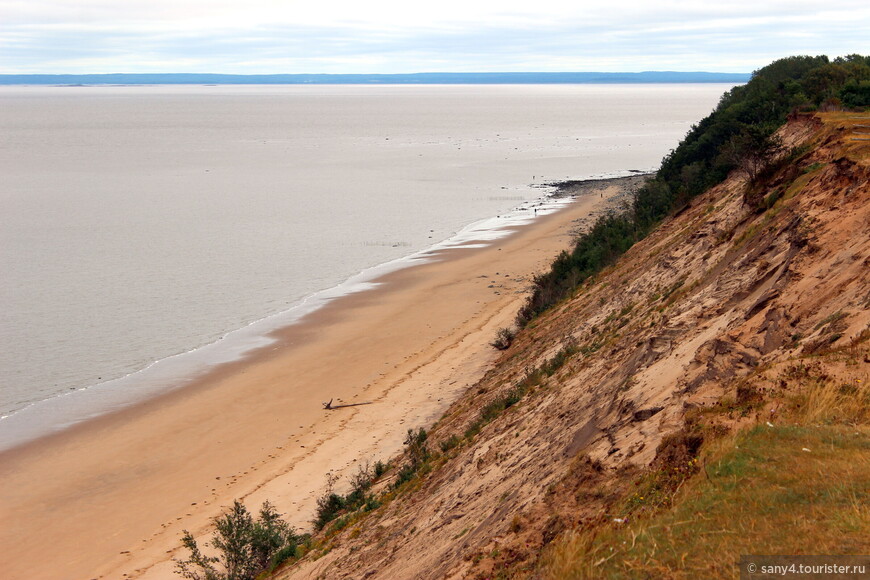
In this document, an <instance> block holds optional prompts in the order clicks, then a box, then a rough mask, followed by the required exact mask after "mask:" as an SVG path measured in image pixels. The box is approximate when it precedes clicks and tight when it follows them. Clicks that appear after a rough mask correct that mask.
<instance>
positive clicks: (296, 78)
mask: <svg viewBox="0 0 870 580" xmlns="http://www.w3.org/2000/svg"><path fill="white" fill-rule="evenodd" d="M748 80H749V74H748V73H716V72H674V71H649V72H638V73H607V72H553V73H550V72H504V73H409V74H275V75H227V74H199V73H172V74H169V73H167V74H121V73H119V74H84V75H42V74H37V75H0V85H305V84H307V85H348V84H362V85H372V84H383V85H402V84H409V85H410V84H413V85H433V84H447V85H457V84H458V85H473V84H574V83H580V84H619V83H735V84H736V83H745V82H746V81H748Z"/></svg>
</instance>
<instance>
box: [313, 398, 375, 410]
mask: <svg viewBox="0 0 870 580" xmlns="http://www.w3.org/2000/svg"><path fill="white" fill-rule="evenodd" d="M334 400H335V399H329V402H328V403H322V404H323V408H324V409H326V410H327V411H333V410H335V409H342V408H344V407H359V406H360V405H371V404H372V401H366V402H364V403H342V404H340V405H333V404H332V401H334Z"/></svg>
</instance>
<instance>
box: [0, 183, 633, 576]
mask: <svg viewBox="0 0 870 580" xmlns="http://www.w3.org/2000/svg"><path fill="white" fill-rule="evenodd" d="M602 187H604V186H602ZM604 191H605V196H604V198H602V197H601V196H599V194H598V192H597V191H596V192H595V193H594V194H592V195H586V196H583V197H581V198H579V199H578V200H577V201H575V202H574V203H572V204H570V205H568V206H567V207H566V209H564V210H562V211H560V212H558V213H556V214H553V215H550V216H546V217H542V218H539V219H538V220H536V221H535V222H534V223H533V224H532V225H530V226H526V227H523V228H521V229H520V230H519V231H518V232H516V233H514V234H513V235H511V236H510V237H508V238H505V239H503V240H501V241H498V242H496V243H495V244H493V245H491V246H489V247H486V248H482V249H456V250H450V251H448V252H444V253H443V254H442V255H441V256H440V257H439V259H438V260H436V261H434V262H431V263H428V264H423V265H419V266H415V267H411V268H407V269H405V270H401V271H399V272H396V273H393V274H391V275H389V276H387V277H385V278H384V279H383V280H381V282H383V284H382V285H381V286H380V287H379V288H377V289H375V290H370V291H367V292H363V293H359V294H356V295H352V296H349V297H345V298H342V299H339V300H337V301H335V302H333V303H332V304H330V305H329V306H327V307H326V308H324V309H322V310H320V311H318V312H316V313H314V314H313V315H310V316H309V317H307V318H306V319H304V320H303V322H302V323H300V324H297V325H295V326H292V327H290V328H287V329H285V330H284V331H283V332H282V333H281V336H280V341H279V343H278V344H277V345H275V346H272V347H269V348H268V349H264V350H263V351H261V352H258V353H257V354H256V355H255V356H252V357H250V358H248V359H247V360H245V361H243V362H239V363H235V364H231V365H225V366H223V367H221V368H219V369H217V370H216V371H215V372H213V373H212V374H210V375H209V376H207V377H205V378H204V379H202V380H200V381H199V382H198V383H197V384H195V385H193V386H190V387H186V388H184V389H180V390H178V391H176V392H173V393H171V394H168V395H166V396H163V397H160V398H157V399H154V400H152V401H149V402H147V403H144V404H141V405H138V406H136V407H134V408H131V409H127V410H125V411H122V412H118V413H116V414H113V415H110V416H105V417H102V418H99V419H97V420H93V421H90V422H88V423H86V424H82V425H79V426H76V427H74V428H72V429H70V430H67V431H65V432H63V433H60V434H57V435H54V436H51V437H48V438H45V439H43V440H40V441H37V442H34V443H31V444H29V445H26V446H23V447H21V448H18V449H15V450H13V451H10V452H7V453H5V454H3V455H0V490H2V493H0V521H2V522H3V523H2V528H0V571H2V572H0V575H2V577H3V578H5V579H7V580H15V579H28V580H36V579H43V578H44V579H51V580H56V579H66V578H70V579H80V578H85V579H86V578H123V577H138V578H177V576H176V575H175V573H174V570H173V568H174V566H173V563H172V561H171V558H173V557H183V556H185V554H184V552H183V551H182V550H181V549H180V538H181V534H182V530H183V529H188V530H191V531H192V532H194V534H195V535H200V536H202V535H205V534H207V533H208V531H209V530H208V526H209V523H210V520H211V519H212V518H213V517H214V516H216V515H217V514H219V513H220V511H221V510H222V509H223V508H225V507H226V506H227V505H230V504H231V503H232V501H233V499H236V498H239V499H244V501H245V503H246V504H247V505H248V507H249V508H251V509H252V510H256V509H257V508H258V507H259V505H260V504H261V503H262V502H263V501H264V500H266V499H268V500H270V501H271V502H272V503H273V504H275V505H276V507H277V508H278V510H279V511H281V512H282V513H286V514H287V517H288V519H289V520H290V521H291V522H292V523H293V524H294V525H296V526H297V527H299V528H306V527H308V522H309V521H310V519H311V517H312V516H313V513H314V505H315V501H316V498H317V496H318V495H319V494H320V493H322V492H323V489H324V485H325V480H326V474H327V473H328V472H330V471H332V472H333V473H335V474H338V475H341V476H343V479H342V482H344V481H346V476H348V475H350V474H352V473H354V472H355V471H356V469H357V468H356V466H357V465H359V464H360V462H363V463H364V462H366V461H372V462H373V461H375V460H378V459H384V460H386V459H388V458H389V457H390V456H391V455H393V454H394V453H395V452H397V451H398V450H399V449H400V448H401V446H402V440H403V438H404V434H405V432H406V431H407V429H408V428H411V427H418V426H423V425H426V424H428V423H431V422H432V421H433V420H435V419H436V418H437V417H438V416H439V415H440V414H441V413H442V412H443V410H444V409H445V408H446V407H447V406H448V405H449V403H450V402H451V401H453V400H454V399H455V398H456V397H457V396H458V395H459V394H460V393H461V392H462V391H463V390H464V389H466V388H467V387H468V386H469V385H471V384H473V383H474V382H475V381H476V380H477V379H478V378H479V377H480V376H481V375H482V373H483V372H484V370H485V369H486V367H487V365H488V364H489V363H490V361H491V360H492V359H493V358H494V356H495V351H494V350H493V349H492V347H490V346H488V342H489V341H490V340H491V339H492V338H493V336H494V335H495V332H496V330H497V329H498V328H499V327H502V326H509V325H510V324H511V322H512V320H513V317H514V314H515V313H516V311H517V309H518V307H519V305H520V303H521V301H522V299H523V297H524V293H525V290H526V289H527V288H528V284H529V279H530V277H531V276H532V275H533V274H534V273H536V272H539V271H541V270H543V269H544V268H545V267H546V266H547V265H548V264H549V262H550V261H552V259H553V257H554V256H555V255H556V254H557V253H558V252H559V251H561V250H562V249H564V248H566V247H567V245H568V243H569V240H570V235H571V234H570V232H571V231H572V228H573V224H574V222H575V220H577V219H579V218H583V217H586V216H588V215H589V213H590V212H592V211H594V210H596V209H598V208H600V207H601V205H602V204H603V203H605V202H606V201H607V199H606V197H607V196H608V195H611V194H614V193H617V192H618V190H617V188H616V186H615V185H613V184H610V185H609V186H608V188H607V189H606V190H604ZM330 399H334V403H333V404H340V403H356V402H371V403H372V404H369V405H361V406H354V407H346V408H341V409H335V410H331V411H327V410H324V409H323V407H322V405H321V403H322V402H324V401H328V400H330ZM340 486H341V484H339V487H340Z"/></svg>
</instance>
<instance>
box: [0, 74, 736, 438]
mask: <svg viewBox="0 0 870 580" xmlns="http://www.w3.org/2000/svg"><path fill="white" fill-rule="evenodd" d="M728 88H730V87H728V86H723V85H625V86H614V85H576V86H564V85H560V86H400V87H392V86H383V87H380V86H376V87H372V86H364V87H361V86H309V87H306V86H283V87H282V86H278V87H275V86H270V87H232V86H220V87H2V88H0V177H2V179H0V415H2V416H5V418H4V419H2V420H0V448H2V447H3V446H8V445H10V444H12V443H14V442H16V441H19V440H21V439H26V438H27V437H32V436H34V435H37V434H39V433H42V432H45V430H46V429H48V428H53V427H58V426H61V425H63V424H66V423H71V422H75V421H78V420H81V419H82V418H83V417H85V416H87V415H89V414H94V413H98V412H102V411H104V410H105V409H106V408H110V407H112V406H116V405H118V404H121V403H123V402H126V401H129V400H131V399H134V398H136V397H141V396H144V395H147V394H150V393H152V392H154V391H155V390H159V389H162V388H166V387H168V386H172V385H177V384H179V383H180V382H181V381H180V377H183V376H190V375H191V374H192V373H193V372H194V371H196V370H202V368H204V366H205V365H207V364H210V363H214V362H215V361H219V360H228V359H231V358H234V357H237V356H239V354H240V353H241V352H242V351H244V349H245V348H250V347H251V346H255V345H260V344H264V342H265V341H264V339H263V334H264V333H265V332H267V331H268V330H269V329H270V328H274V327H275V326H277V325H280V324H286V323H287V322H290V321H292V318H293V316H297V315H298V314H299V313H300V312H301V310H300V309H296V310H291V311H290V312H289V313H288V312H287V311H288V309H291V308H293V307H294V306H297V305H299V304H300V302H301V301H302V300H303V299H305V298H306V297H311V296H312V294H314V293H316V292H318V291H322V290H324V289H329V288H334V287H335V286H336V285H338V284H340V283H342V282H343V281H346V280H348V279H349V278H351V277H353V276H354V275H355V274H357V273H359V272H361V271H363V270H366V269H367V268H371V267H373V266H376V265H378V264H384V263H386V262H389V261H391V260H396V259H400V258H402V257H405V256H409V255H412V254H414V253H415V252H419V251H421V250H424V249H426V248H428V247H431V246H432V245H433V244H435V243H437V242H441V241H443V240H446V239H449V238H452V237H454V236H456V235H457V233H459V232H460V231H461V230H462V229H463V228H464V227H466V226H468V225H469V224H472V223H475V222H478V221H480V220H483V219H485V218H492V217H493V216H497V215H505V214H506V212H508V211H509V210H511V209H515V208H517V207H518V206H520V205H521V204H523V202H524V201H526V202H528V201H530V200H535V199H537V198H539V197H540V196H541V195H542V194H543V193H544V191H543V190H542V189H541V188H539V187H537V188H536V187H532V186H533V185H535V184H541V183H544V182H548V181H554V180H560V179H565V178H572V179H578V178H586V177H594V176H612V175H623V174H625V173H626V172H627V171H628V170H650V169H653V168H655V167H657V166H658V163H659V162H660V160H661V158H662V156H663V155H664V154H666V153H667V152H668V151H669V150H670V149H671V148H673V147H674V146H675V145H676V144H677V142H678V141H679V139H680V138H681V137H682V136H683V135H684V134H685V133H686V131H687V130H688V128H689V126H690V125H691V124H692V123H694V122H696V121H698V120H699V119H701V118H702V117H703V116H705V115H706V114H708V113H709V112H710V111H711V110H712V108H713V107H714V106H715V105H716V102H717V101H718V99H719V97H720V96H721V94H722V93H723V92H724V91H725V90H727V89H728ZM526 213H528V212H526ZM518 215H523V214H522V212H520V213H519V214H518ZM502 219H503V218H502ZM491 223H492V221H490V222H489V223H488V224H485V227H488V226H489V225H491ZM364 281H365V278H364V277H362V278H357V279H355V282H359V283H357V284H355V285H354V284H346V285H344V286H342V287H340V288H337V289H335V290H333V291H332V292H331V293H327V294H326V295H321V296H319V297H317V296H316V297H314V298H310V299H309V300H308V302H307V303H306V308H309V309H310V308H314V307H316V306H317V305H318V304H320V303H321V302H322V300H323V299H326V298H328V297H329V296H330V295H338V294H341V293H344V292H348V291H353V290H355V289H361V288H364V287H365V286H364V284H361V283H362V282H364ZM282 312H283V313H284V314H280V313H282ZM275 315H279V316H278V317H276V318H271V319H268V320H265V321H262V322H260V323H259V324H257V325H254V326H252V327H247V325H249V324H250V323H252V322H254V321H258V320H262V319H264V318H268V317H273V316H275ZM244 327H247V328H246V329H245V330H244V331H241V332H235V333H232V334H230V335H229V336H228V333H231V332H232V331H234V330H237V329H240V328H244ZM222 337H224V338H223V339H222ZM220 339H222V340H220ZM215 341H217V346H213V347H211V348H210V349H205V350H200V351H196V352H195V353H193V354H190V355H186V356H176V355H179V354H180V353H187V352H189V351H192V350H195V349H197V348H199V347H202V346H203V345H207V344H210V343H215ZM155 361H164V362H161V363H159V364H157V365H154V364H153V363H155ZM146 367H149V368H148V370H147V371H146V372H144V373H138V372H137V371H141V370H142V369H145V368H146ZM131 374H133V377H128V378H127V379H122V380H116V379H119V378H122V377H127V376H128V375H131ZM94 385H101V386H99V387H94ZM46 400H49V401H48V402H46Z"/></svg>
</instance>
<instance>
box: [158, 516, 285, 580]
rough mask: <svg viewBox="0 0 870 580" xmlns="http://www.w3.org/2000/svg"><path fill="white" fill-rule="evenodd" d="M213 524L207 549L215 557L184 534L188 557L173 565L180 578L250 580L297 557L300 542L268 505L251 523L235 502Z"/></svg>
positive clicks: (185, 532) (183, 540)
mask: <svg viewBox="0 0 870 580" xmlns="http://www.w3.org/2000/svg"><path fill="white" fill-rule="evenodd" d="M214 524H215V528H216V531H215V533H214V535H213V536H212V539H211V541H210V542H209V543H208V544H206V545H210V546H211V547H212V548H214V549H215V550H216V553H217V555H216V556H207V555H205V554H203V553H202V551H200V548H199V546H198V545H197V543H196V539H194V537H193V535H192V534H191V533H190V532H188V531H187V530H184V537H183V538H182V543H183V544H184V547H185V548H187V549H188V550H190V557H189V558H188V559H187V560H176V561H175V563H176V571H177V572H178V573H179V574H180V575H181V576H182V577H183V578H188V579H189V580H252V579H253V578H255V577H257V576H258V575H259V574H261V573H263V572H265V571H268V570H272V569H274V567H275V566H277V565H278V564H280V563H281V562H283V561H284V560H287V559H289V558H292V557H294V556H295V555H296V546H297V544H298V543H299V540H300V538H299V537H298V536H297V535H296V534H295V533H294V531H293V529H292V528H291V527H290V526H289V525H288V524H287V522H285V521H284V520H283V519H281V515H280V514H279V513H278V512H277V511H275V508H274V507H273V506H272V504H270V503H269V502H265V503H264V504H263V507H262V508H260V514H259V518H258V519H256V520H254V518H253V517H252V516H251V514H250V512H248V510H247V508H245V506H244V505H243V504H242V503H241V502H239V501H238V500H237V501H234V502H233V507H232V508H231V509H230V510H229V511H228V512H226V513H224V514H222V515H221V516H218V517H217V518H215V520H214ZM221 568H222V570H221Z"/></svg>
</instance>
